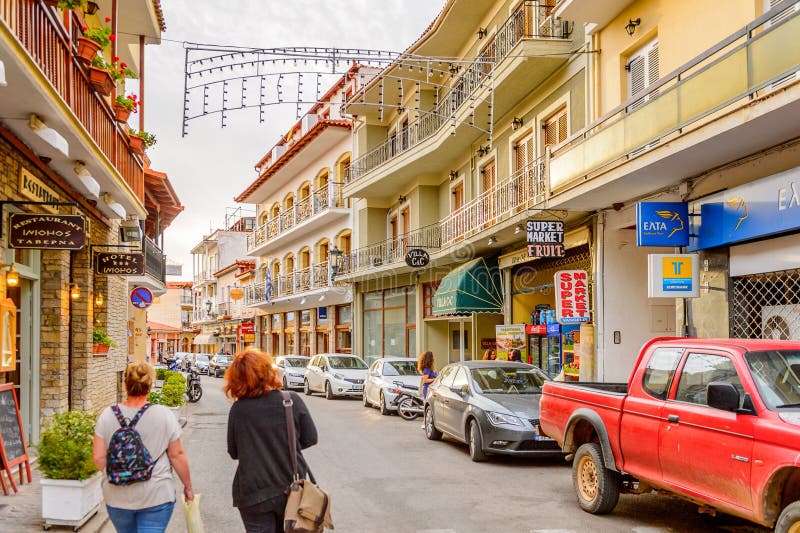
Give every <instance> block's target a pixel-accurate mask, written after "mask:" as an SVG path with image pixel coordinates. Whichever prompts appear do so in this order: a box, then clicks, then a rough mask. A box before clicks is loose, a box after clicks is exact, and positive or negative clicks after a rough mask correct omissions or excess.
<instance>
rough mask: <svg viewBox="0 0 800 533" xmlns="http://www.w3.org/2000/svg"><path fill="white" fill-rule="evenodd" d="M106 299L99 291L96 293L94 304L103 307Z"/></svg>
mask: <svg viewBox="0 0 800 533" xmlns="http://www.w3.org/2000/svg"><path fill="white" fill-rule="evenodd" d="M104 301H105V300H104V299H103V293H102V292H98V293H97V294H95V295H94V305H96V306H97V307H101V306H102V305H103V302H104Z"/></svg>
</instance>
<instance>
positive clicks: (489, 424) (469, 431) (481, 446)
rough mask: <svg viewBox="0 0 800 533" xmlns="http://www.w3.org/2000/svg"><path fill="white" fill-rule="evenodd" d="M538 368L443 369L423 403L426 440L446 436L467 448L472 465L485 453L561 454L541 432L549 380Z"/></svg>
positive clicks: (467, 365) (488, 364)
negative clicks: (542, 403)
mask: <svg viewBox="0 0 800 533" xmlns="http://www.w3.org/2000/svg"><path fill="white" fill-rule="evenodd" d="M549 379H550V378H548V377H547V374H545V373H544V372H542V371H541V370H540V369H539V368H538V367H535V366H533V365H528V364H525V363H515V362H508V361H467V362H463V363H453V364H450V365H447V366H446V367H444V368H442V370H441V372H439V376H438V377H437V378H436V380H435V381H433V383H431V384H430V385H429V386H428V397H427V398H425V436H426V437H428V439H430V440H439V439H441V438H442V435H443V434H446V435H448V436H450V437H452V438H454V439H456V440H458V441H461V442H464V443H466V444H468V445H469V454H470V457H471V458H472V460H473V461H483V460H485V459H486V456H487V454H505V455H521V456H532V455H554V456H558V455H560V454H561V449H560V448H559V446H558V443H557V442H556V441H555V440H553V439H551V438H550V437H548V436H546V435H545V434H544V433H542V432H541V430H540V428H539V399H540V397H541V394H542V385H544V383H545V382H547V381H549Z"/></svg>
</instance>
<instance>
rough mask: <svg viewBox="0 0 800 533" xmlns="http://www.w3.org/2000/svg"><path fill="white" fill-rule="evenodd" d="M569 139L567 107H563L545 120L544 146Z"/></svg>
mask: <svg viewBox="0 0 800 533" xmlns="http://www.w3.org/2000/svg"><path fill="white" fill-rule="evenodd" d="M566 140H567V108H566V107H562V108H561V109H560V110H558V111H556V113H555V114H553V115H552V116H551V117H550V118H548V119H547V120H545V122H544V148H545V149H547V148H548V147H551V146H555V145H557V144H561V143H562V142H564V141H566Z"/></svg>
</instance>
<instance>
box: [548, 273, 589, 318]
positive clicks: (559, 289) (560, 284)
mask: <svg viewBox="0 0 800 533" xmlns="http://www.w3.org/2000/svg"><path fill="white" fill-rule="evenodd" d="M554 282H555V293H556V321H557V322H558V323H559V324H579V323H581V322H589V318H590V316H589V275H588V274H587V273H586V271H585V270H559V271H558V272H556V274H555V277H554Z"/></svg>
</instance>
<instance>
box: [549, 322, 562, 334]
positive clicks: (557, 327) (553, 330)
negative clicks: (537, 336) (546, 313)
mask: <svg viewBox="0 0 800 533" xmlns="http://www.w3.org/2000/svg"><path fill="white" fill-rule="evenodd" d="M547 334H548V335H550V336H551V337H553V336H556V335H561V324H559V323H558V322H551V323H549V324H547Z"/></svg>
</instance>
